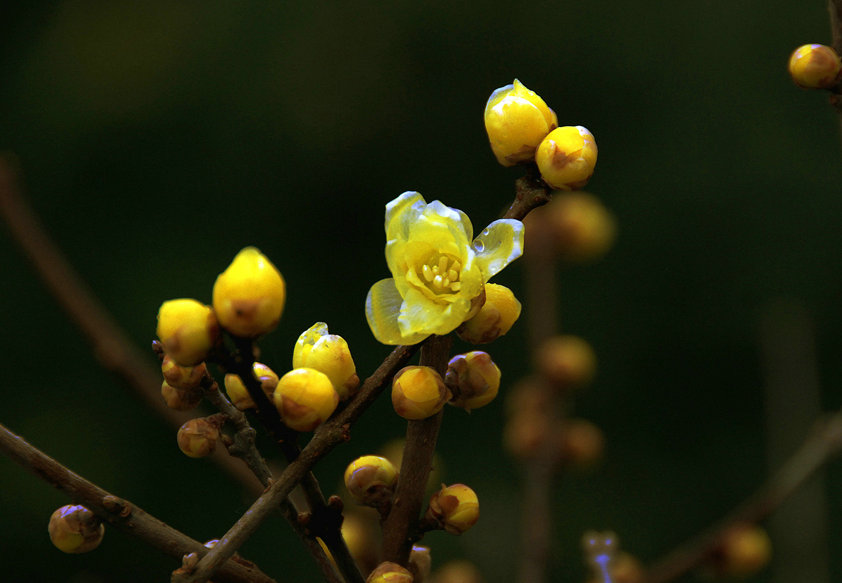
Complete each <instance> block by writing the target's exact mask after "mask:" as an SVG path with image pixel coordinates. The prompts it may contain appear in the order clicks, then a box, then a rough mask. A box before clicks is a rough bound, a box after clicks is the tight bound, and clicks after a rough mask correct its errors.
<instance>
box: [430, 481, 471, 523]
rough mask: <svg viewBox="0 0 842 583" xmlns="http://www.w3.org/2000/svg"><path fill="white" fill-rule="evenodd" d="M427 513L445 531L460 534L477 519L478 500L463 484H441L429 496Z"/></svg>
mask: <svg viewBox="0 0 842 583" xmlns="http://www.w3.org/2000/svg"><path fill="white" fill-rule="evenodd" d="M427 515H428V517H430V518H434V519H435V520H437V521H438V522H439V524H441V526H442V528H444V529H445V530H446V531H447V532H449V533H451V534H462V533H463V532H465V531H466V530H468V529H469V528H471V527H472V526H473V525H474V524H476V522H477V520H479V500H478V499H477V495H476V493H475V492H474V491H473V490H471V489H470V488H469V487H468V486H466V485H465V484H453V485H452V486H442V488H441V490H439V491H438V492H436V493H435V494H433V496H432V497H431V498H430V506H429V508H428V509H427Z"/></svg>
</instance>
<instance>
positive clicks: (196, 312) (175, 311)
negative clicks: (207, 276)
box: [157, 299, 219, 366]
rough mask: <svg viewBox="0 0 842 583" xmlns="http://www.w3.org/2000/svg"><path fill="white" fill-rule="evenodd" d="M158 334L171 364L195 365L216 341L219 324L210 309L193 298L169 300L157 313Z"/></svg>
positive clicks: (205, 356)
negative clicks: (172, 362)
mask: <svg viewBox="0 0 842 583" xmlns="http://www.w3.org/2000/svg"><path fill="white" fill-rule="evenodd" d="M157 333H158V338H159V339H160V340H161V344H162V345H163V347H164V352H166V353H167V354H168V355H169V356H170V358H172V360H173V361H175V362H176V363H177V364H179V365H181V366H195V365H197V364H199V363H200V362H202V361H203V360H205V359H206V358H207V357H208V354H209V353H210V350H211V348H213V346H214V345H215V344H216V342H217V340H218V339H219V325H218V324H217V321H216V316H215V315H214V313H213V310H212V309H211V308H210V306H206V305H204V304H202V303H201V302H198V301H196V300H192V299H178V300H169V301H166V302H164V303H163V304H161V307H160V309H159V310H158V329H157Z"/></svg>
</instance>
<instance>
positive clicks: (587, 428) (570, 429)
mask: <svg viewBox="0 0 842 583" xmlns="http://www.w3.org/2000/svg"><path fill="white" fill-rule="evenodd" d="M560 436H561V447H560V450H561V451H560V452H559V453H560V456H561V461H563V462H567V463H570V464H572V465H573V466H575V467H578V468H587V467H590V466H592V465H593V464H594V463H596V462H597V461H598V460H599V459H600V458H601V457H602V452H603V450H604V449H605V436H604V435H603V434H602V430H601V429H600V428H599V427H597V426H596V425H595V424H593V423H591V422H590V421H587V420H585V419H567V420H565V421H564V423H563V425H562V430H561V433H560Z"/></svg>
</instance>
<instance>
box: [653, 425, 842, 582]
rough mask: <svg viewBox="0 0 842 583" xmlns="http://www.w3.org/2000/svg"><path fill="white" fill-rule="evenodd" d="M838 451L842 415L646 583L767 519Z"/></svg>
mask: <svg viewBox="0 0 842 583" xmlns="http://www.w3.org/2000/svg"><path fill="white" fill-rule="evenodd" d="M840 451H842V412H837V413H835V414H833V415H830V416H829V417H827V418H824V419H821V420H819V421H818V422H817V424H816V427H815V428H814V430H813V432H812V433H811V434H810V435H809V436H808V437H807V439H806V440H805V441H804V443H803V444H802V445H801V447H800V448H799V449H798V451H796V452H795V453H794V454H793V455H792V456H791V457H790V458H789V460H788V461H787V462H786V463H785V464H784V465H783V466H782V467H781V468H780V469H779V470H778V471H777V473H775V474H774V475H773V476H772V477H771V478H770V479H769V481H768V482H767V483H766V484H765V485H763V486H762V487H761V488H760V489H759V490H758V491H757V492H756V493H755V494H754V495H752V496H751V497H750V498H748V499H747V500H746V501H745V502H744V503H743V504H742V505H740V506H739V507H737V508H736V509H735V510H734V511H733V512H731V514H729V515H728V516H726V517H725V518H724V519H723V520H721V521H720V522H718V523H717V524H715V525H714V526H712V527H711V528H709V529H708V530H707V531H705V532H703V533H701V534H699V535H698V536H696V537H695V538H693V539H691V540H690V541H688V542H687V543H685V544H684V545H682V546H680V547H679V548H678V549H676V550H674V551H672V552H671V553H669V554H668V555H666V556H665V557H664V558H663V559H661V560H659V561H658V562H656V563H655V565H654V566H653V567H652V568H651V569H650V570H649V572H648V573H647V575H646V579H645V581H646V583H666V582H667V581H672V580H674V579H676V578H678V577H680V576H681V575H683V574H684V573H686V572H688V571H690V570H691V569H693V568H695V567H697V566H699V565H701V564H702V563H704V562H705V560H706V559H708V558H709V557H710V556H711V554H712V553H713V552H714V551H715V550H716V548H717V547H718V546H719V545H720V543H721V541H722V540H723V535H724V534H725V533H726V532H728V531H729V530H730V529H731V528H732V527H733V526H734V525H737V524H755V523H757V522H759V521H761V520H762V519H764V518H766V517H767V516H768V515H769V514H771V513H772V512H773V511H774V510H775V509H776V508H778V506H780V505H781V504H783V502H784V501H786V499H787V498H789V496H791V495H792V494H793V493H795V492H796V491H797V490H798V489H799V488H800V487H801V486H802V485H803V484H804V483H805V482H806V481H807V480H808V479H809V478H810V477H812V476H813V474H815V473H816V471H817V470H819V469H820V468H821V467H822V466H824V464H826V463H827V462H828V461H829V460H830V459H832V458H833V457H834V456H835V455H837V454H839V452H840Z"/></svg>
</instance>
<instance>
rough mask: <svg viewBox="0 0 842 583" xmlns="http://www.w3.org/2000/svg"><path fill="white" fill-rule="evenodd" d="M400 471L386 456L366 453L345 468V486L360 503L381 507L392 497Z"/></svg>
mask: <svg viewBox="0 0 842 583" xmlns="http://www.w3.org/2000/svg"><path fill="white" fill-rule="evenodd" d="M397 479H398V471H397V470H396V469H395V466H394V465H392V462H390V461H389V460H387V459H386V458H384V457H380V456H376V455H365V456H362V457H359V458H357V459H355V460H354V461H353V462H351V463H350V464H349V465H348V468H347V469H346V470H345V487H346V488H348V492H349V493H350V494H351V496H353V497H354V499H355V500H357V502H359V503H360V504H365V505H366V506H373V507H375V508H381V507H382V506H383V505H384V504H386V503H388V502H389V501H390V500H391V498H392V492H393V490H394V487H395V483H396V482H397Z"/></svg>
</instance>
